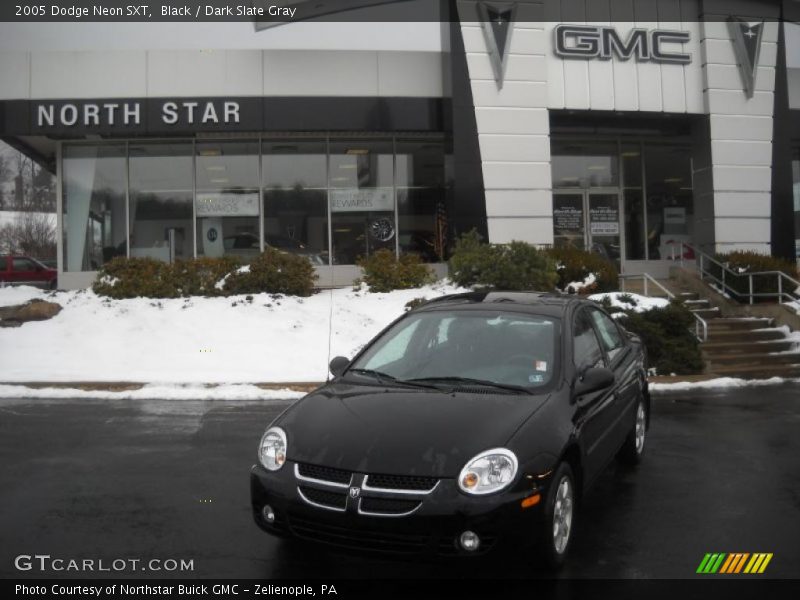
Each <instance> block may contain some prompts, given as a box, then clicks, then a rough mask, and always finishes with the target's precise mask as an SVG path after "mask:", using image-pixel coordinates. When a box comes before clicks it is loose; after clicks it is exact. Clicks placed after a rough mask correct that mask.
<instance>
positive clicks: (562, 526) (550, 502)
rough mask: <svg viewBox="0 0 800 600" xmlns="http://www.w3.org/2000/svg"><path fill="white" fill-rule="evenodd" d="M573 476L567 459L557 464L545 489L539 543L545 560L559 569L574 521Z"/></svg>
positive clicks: (567, 550) (570, 537)
mask: <svg viewBox="0 0 800 600" xmlns="http://www.w3.org/2000/svg"><path fill="white" fill-rule="evenodd" d="M575 506H576V488H575V476H574V475H573V473H572V468H571V467H570V466H569V463H566V462H562V463H561V464H560V465H558V468H557V469H556V472H555V474H554V476H553V481H552V484H551V485H550V488H549V489H548V490H547V498H546V500H545V505H544V520H543V523H542V527H541V531H540V533H539V545H540V549H541V552H542V555H543V556H542V558H544V562H545V564H546V565H547V566H548V567H549V568H550V569H553V570H555V569H560V568H561V567H562V566H563V565H564V562H565V560H566V558H567V553H568V552H569V547H570V544H571V542H572V531H573V529H574V524H575Z"/></svg>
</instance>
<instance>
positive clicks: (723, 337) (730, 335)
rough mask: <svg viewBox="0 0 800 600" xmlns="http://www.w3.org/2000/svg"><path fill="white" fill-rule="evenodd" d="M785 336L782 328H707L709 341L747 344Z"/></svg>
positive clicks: (779, 338)
mask: <svg viewBox="0 0 800 600" xmlns="http://www.w3.org/2000/svg"><path fill="white" fill-rule="evenodd" d="M785 337H786V332H785V331H784V330H783V329H774V328H773V329H744V330H736V329H732V330H727V331H726V330H724V329H712V328H710V329H709V330H708V341H709V342H739V343H745V344H749V343H751V342H765V341H768V340H782V339H784V338H785Z"/></svg>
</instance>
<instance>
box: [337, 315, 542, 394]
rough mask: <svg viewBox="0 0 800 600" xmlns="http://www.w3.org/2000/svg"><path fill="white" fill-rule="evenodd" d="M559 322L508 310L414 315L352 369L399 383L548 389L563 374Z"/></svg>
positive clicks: (374, 344) (379, 339)
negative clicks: (452, 381) (450, 381)
mask: <svg viewBox="0 0 800 600" xmlns="http://www.w3.org/2000/svg"><path fill="white" fill-rule="evenodd" d="M557 340H558V323H557V321H556V320H555V319H551V318H549V317H546V316H543V315H534V314H518V313H514V312H510V311H509V312H504V311H464V312H461V311H455V312H447V313H445V311H436V312H430V313H418V314H412V315H409V316H408V317H407V318H406V319H404V320H403V321H400V322H399V323H397V324H396V325H395V326H394V327H393V328H392V329H391V330H389V331H388V332H386V333H385V334H384V335H383V336H381V337H380V338H378V339H377V340H376V341H375V342H374V343H373V344H372V345H371V346H370V347H369V348H368V349H367V350H366V351H365V352H364V354H362V356H361V357H359V358H358V359H357V360H356V361H355V362H354V364H353V365H351V368H356V369H370V370H376V371H381V372H384V373H387V374H389V375H392V376H393V377H396V378H397V379H403V380H408V379H428V380H434V379H446V378H461V379H480V380H483V381H492V382H495V383H500V384H509V385H516V386H525V387H530V386H537V387H538V386H543V385H546V384H547V383H549V382H550V381H551V379H552V378H553V374H554V373H555V371H556V369H557V365H556V363H555V359H556V357H557V356H558V353H557V352H556V348H557V345H556V344H557Z"/></svg>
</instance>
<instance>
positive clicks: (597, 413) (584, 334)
mask: <svg viewBox="0 0 800 600" xmlns="http://www.w3.org/2000/svg"><path fill="white" fill-rule="evenodd" d="M572 353H573V362H574V365H575V373H576V377H577V378H580V377H581V374H582V373H583V372H584V371H585V370H586V369H589V368H592V367H596V368H597V367H607V366H608V364H607V362H606V354H605V352H604V351H603V348H602V346H601V344H600V340H599V339H598V337H597V332H596V330H595V327H594V324H593V322H592V319H591V317H590V315H589V312H588V309H587V308H585V307H584V308H581V309H580V310H579V311H578V312H577V313H576V315H575V317H574V319H573V326H572ZM615 401H616V396H615V392H614V386H612V387H610V388H607V389H605V390H599V391H597V392H591V393H589V394H583V395H581V396H579V397H574V398H573V402H574V403H575V413H574V421H575V428H576V431H577V435H578V440H579V443H580V445H581V447H582V449H583V456H584V465H585V469H584V473H585V476H586V481H587V483H589V482H590V481H591V480H593V479H594V478H595V477H597V475H598V474H599V473H600V471H601V470H602V469H603V467H604V466H605V463H606V462H607V460H608V455H609V453H611V452H613V450H614V448H613V446H614V444H615V443H616V440H615V439H613V438H612V437H611V436H609V434H608V432H609V431H610V430H611V428H612V426H613V423H614V419H615V417H616V408H615Z"/></svg>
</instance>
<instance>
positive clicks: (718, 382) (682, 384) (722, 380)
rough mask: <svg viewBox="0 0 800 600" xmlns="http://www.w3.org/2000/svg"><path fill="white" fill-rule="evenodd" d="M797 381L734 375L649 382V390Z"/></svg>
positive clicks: (716, 388) (724, 386)
mask: <svg viewBox="0 0 800 600" xmlns="http://www.w3.org/2000/svg"><path fill="white" fill-rule="evenodd" d="M790 381H793V382H798V383H800V379H784V378H782V377H771V378H770V379H738V378H734V377H718V378H717V379H709V380H707V381H677V382H675V383H651V384H650V386H649V389H650V391H651V392H687V391H693V390H709V389H714V390H722V389H728V388H740V387H759V386H766V385H780V384H782V383H787V382H790Z"/></svg>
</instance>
